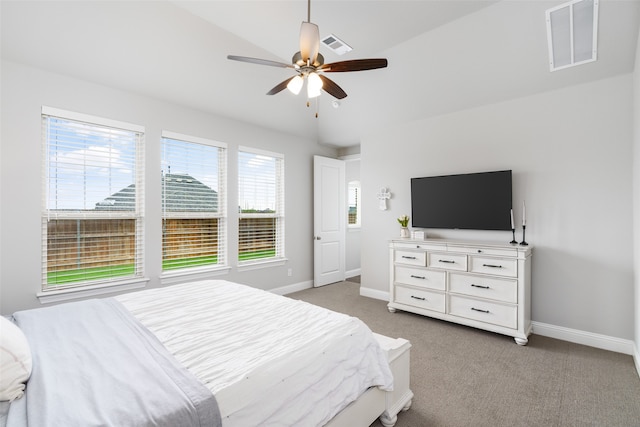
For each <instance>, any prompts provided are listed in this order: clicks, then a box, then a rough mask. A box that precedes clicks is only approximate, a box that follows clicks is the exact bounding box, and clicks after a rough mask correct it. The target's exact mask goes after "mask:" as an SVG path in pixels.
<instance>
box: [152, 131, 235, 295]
mask: <svg viewBox="0 0 640 427" xmlns="http://www.w3.org/2000/svg"><path fill="white" fill-rule="evenodd" d="M167 140H175V141H180V142H187V143H191V144H197V145H201V146H205V147H212V148H217V149H218V164H217V168H218V170H217V180H218V195H217V200H218V210H217V212H202V213H200V212H182V213H181V212H164V210H163V212H162V221H163V224H164V219H165V218H184V219H192V218H193V219H205V218H216V219H217V220H218V242H217V245H218V260H217V261H218V262H217V263H216V264H212V265H204V266H195V267H185V268H179V269H167V270H165V269H164V267H163V272H162V275H161V280H162V283H163V284H172V283H177V282H179V281H181V280H180V279H181V278H184V277H185V276H189V277H190V279H198V278H205V277H210V276H211V274H223V273H226V272H227V271H228V270H229V269H230V267H229V264H228V256H227V246H228V245H227V228H228V225H227V224H228V218H227V144H226V143H224V142H219V141H214V140H211V139H207V138H201V137H196V136H191V135H185V134H181V133H177V132H172V131H166V130H163V131H162V141H161V145H162V162H163V163H164V162H165V160H166V159H165V144H166V143H167ZM164 168H165V165H164V164H163V165H162V169H163V174H164V173H165V170H164ZM196 178H197V177H196ZM163 233H164V231H163ZM163 237H164V236H163ZM162 245H163V253H164V239H163V243H162ZM162 261H163V263H164V255H163V260H162Z"/></svg>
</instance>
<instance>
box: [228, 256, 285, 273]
mask: <svg viewBox="0 0 640 427" xmlns="http://www.w3.org/2000/svg"><path fill="white" fill-rule="evenodd" d="M287 261H288V259H287V258H276V259H269V260H259V261H245V262H243V263H242V264H238V271H249V270H258V269H260V268H267V267H276V266H279V265H284V264H285V263H286V262H287Z"/></svg>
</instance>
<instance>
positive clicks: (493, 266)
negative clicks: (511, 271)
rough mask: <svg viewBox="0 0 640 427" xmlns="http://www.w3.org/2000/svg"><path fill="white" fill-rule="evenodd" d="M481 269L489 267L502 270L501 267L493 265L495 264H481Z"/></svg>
mask: <svg viewBox="0 0 640 427" xmlns="http://www.w3.org/2000/svg"><path fill="white" fill-rule="evenodd" d="M482 266H483V267H490V268H502V266H501V265H495V264H482Z"/></svg>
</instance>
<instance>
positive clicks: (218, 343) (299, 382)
mask: <svg viewBox="0 0 640 427" xmlns="http://www.w3.org/2000/svg"><path fill="white" fill-rule="evenodd" d="M116 299H117V300H118V301H120V302H121V303H122V304H123V305H124V306H125V307H126V308H127V309H128V310H129V311H131V313H132V314H133V315H134V316H135V317H136V318H137V319H138V320H139V321H140V322H141V323H142V324H143V325H145V326H146V327H147V328H148V329H150V330H151V331H152V332H153V333H154V334H155V335H156V336H157V337H158V339H159V340H160V341H161V342H162V343H163V344H164V345H165V347H167V349H168V350H169V351H170V352H171V353H172V354H173V355H174V356H175V357H176V358H177V359H178V361H180V362H181V363H182V364H183V366H185V367H186V368H187V369H189V371H191V373H193V374H194V375H195V376H196V377H197V378H198V379H200V381H202V382H203V383H204V384H205V385H206V386H207V387H208V388H209V389H210V390H211V391H212V392H213V393H214V395H215V396H216V399H217V401H218V406H219V408H220V412H221V416H222V423H223V426H224V427H236V426H237V427H246V426H258V425H259V426H291V425H298V426H322V425H324V424H325V423H326V422H328V421H329V420H330V419H331V418H332V417H333V416H334V415H335V414H337V413H338V412H339V411H340V410H342V409H343V408H344V407H346V406H347V405H348V404H349V403H350V402H352V401H353V400H355V399H357V398H358V397H359V396H360V394H362V393H363V392H364V391H365V390H366V389H367V388H369V387H371V386H380V388H382V389H384V390H390V389H392V385H393V378H392V375H391V371H390V369H389V366H388V363H387V360H386V357H385V355H384V353H383V351H382V349H381V348H380V347H379V345H378V343H377V342H376V340H375V339H374V337H373V335H372V333H371V331H370V330H369V329H368V328H367V326H366V325H364V323H362V322H361V321H360V320H359V319H356V318H353V317H349V316H346V315H343V314H339V313H335V312H332V311H328V310H326V309H323V308H320V307H316V306H314V305H311V304H308V303H305V302H302V301H297V300H292V299H290V298H286V297H282V296H279V295H275V294H271V293H269V292H265V291H261V290H258V289H254V288H251V287H248V286H243V285H238V284H235V283H231V282H227V281H223V280H206V281H200V282H194V283H189V284H184V285H176V286H170V287H166V288H157V289H150V290H146V291H143V292H136V293H132V294H126V295H121V296H118V297H116Z"/></svg>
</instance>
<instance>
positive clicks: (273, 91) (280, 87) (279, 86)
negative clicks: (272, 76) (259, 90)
mask: <svg viewBox="0 0 640 427" xmlns="http://www.w3.org/2000/svg"><path fill="white" fill-rule="evenodd" d="M295 78H296V76H293V77H291V78H288V79H287V80H285V81H283V82H281V83H278V84H277V85H275V86H274V87H273V89H271V90H270V91H269V92H267V95H275V94H276V93H279V92H282V91H283V90H284V89H286V88H287V85H288V84H289V82H290V81H291V80H293V79H295Z"/></svg>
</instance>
